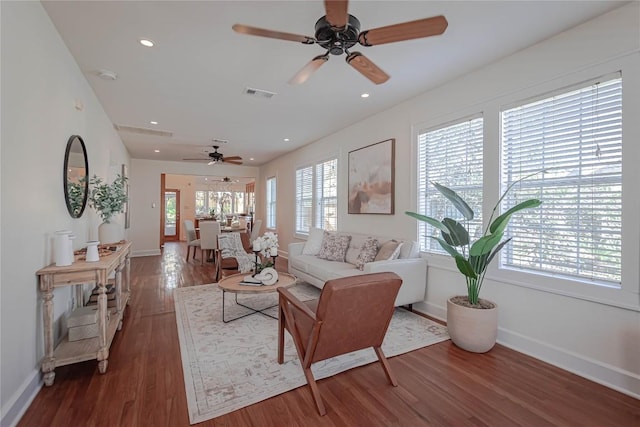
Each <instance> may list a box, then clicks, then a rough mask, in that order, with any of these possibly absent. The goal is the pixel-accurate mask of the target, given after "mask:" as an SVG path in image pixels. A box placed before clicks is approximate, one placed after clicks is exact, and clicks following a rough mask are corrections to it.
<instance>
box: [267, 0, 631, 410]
mask: <svg viewBox="0 0 640 427" xmlns="http://www.w3.org/2000/svg"><path fill="white" fill-rule="evenodd" d="M639 9H640V3H638V2H634V3H632V4H629V5H626V6H624V7H622V8H620V9H618V10H615V11H613V12H611V13H609V14H606V15H603V16H601V17H599V18H597V19H594V20H592V21H590V22H587V23H585V24H583V25H581V26H578V27H576V28H574V29H572V30H570V31H567V32H565V33H562V34H560V35H558V36H556V37H553V38H551V39H548V40H546V41H544V42H542V43H540V44H538V45H536V46H533V47H531V48H528V49H525V50H523V51H520V52H518V53H516V54H514V55H511V56H509V57H506V58H503V59H502V60H500V61H498V62H496V63H494V64H491V65H490V66H487V67H484V68H482V69H480V70H477V71H475V72H472V73H470V74H468V75H465V76H463V77H461V78H459V79H456V80H454V81H451V82H449V83H447V84H445V85H443V86H441V87H439V88H437V89H435V90H432V91H430V92H428V93H425V94H422V95H419V96H417V97H416V98H414V99H412V100H409V101H407V102H404V103H402V104H399V105H397V106H395V107H394V108H392V109H390V110H388V111H386V112H383V113H380V114H378V115H375V116H372V117H369V118H367V119H365V120H363V121H361V122H359V123H356V124H354V125H352V126H350V127H348V128H346V129H343V130H341V131H339V132H336V133H335V134H333V135H330V136H328V137H326V138H323V139H321V140H319V141H316V142H314V143H313V144H310V145H308V146H306V147H304V148H302V149H300V150H297V151H296V152H293V153H290V154H288V155H286V156H283V157H281V158H279V159H277V160H275V161H273V162H271V163H269V164H267V165H265V166H263V167H262V168H261V171H260V174H261V177H262V178H261V179H260V180H259V181H258V183H257V187H258V188H264V185H265V183H264V178H265V177H269V176H276V177H277V178H278V181H277V191H278V194H277V200H278V206H277V224H278V233H279V237H280V241H281V245H280V246H281V248H283V249H284V248H286V245H287V244H288V243H289V242H292V241H295V236H294V220H295V218H294V212H295V169H296V168H297V167H299V166H302V165H305V164H308V163H310V162H311V161H315V160H321V159H323V158H325V157H326V156H327V155H330V154H337V155H338V159H339V160H338V161H339V177H340V178H339V191H338V195H339V201H338V204H339V209H338V211H339V214H338V226H339V228H340V229H341V230H345V231H354V232H364V233H367V232H371V233H373V230H375V234H383V235H388V236H399V237H403V238H413V239H415V238H416V237H417V230H416V228H417V225H416V222H415V220H412V219H410V218H409V217H407V216H405V215H404V214H403V212H404V211H406V210H416V196H415V194H416V184H415V182H416V178H415V176H416V169H417V167H416V162H415V160H414V159H415V133H416V131H417V129H418V128H421V127H423V126H435V125H438V124H444V123H447V122H449V121H451V120H455V119H460V118H464V117H466V116H468V115H470V114H474V113H478V112H482V113H483V114H484V117H485V189H486V190H485V200H487V203H486V205H487V206H489V209H490V207H491V206H493V204H494V202H495V200H496V199H497V198H498V194H497V190H496V188H498V182H499V177H498V172H499V123H498V122H499V111H500V107H501V105H505V104H508V103H512V102H516V101H518V100H523V99H527V98H528V97H530V96H533V95H536V94H542V93H546V92H548V91H550V90H552V89H557V88H563V87H566V86H569V85H572V84H576V83H579V82H582V81H585V80H588V79H590V78H595V77H599V76H601V75H604V74H607V73H609V72H614V71H617V70H622V73H623V79H624V83H623V84H624V89H623V90H624V94H623V97H624V117H623V123H624V124H623V126H624V130H623V132H624V134H623V138H624V148H623V150H624V165H623V170H624V177H623V180H624V185H625V194H624V209H625V214H624V215H625V217H624V220H625V236H626V237H625V239H626V240H624V241H623V248H624V249H623V251H624V253H623V257H624V261H625V263H624V266H623V270H624V272H623V286H626V288H627V289H629V288H630V289H632V290H633V289H635V292H627V293H626V294H624V295H623V296H625V297H626V298H627V301H626V302H625V303H620V304H613V303H601V302H595V301H592V300H588V299H579V298H575V297H569V296H563V295H560V294H558V293H550V292H545V291H541V290H540V289H539V288H536V286H534V285H535V283H534V282H535V280H533V279H532V278H531V276H532V275H527V276H525V277H527V278H526V279H525V280H520V281H515V280H510V279H509V280H508V279H506V278H505V276H504V274H503V273H502V272H498V271H496V268H495V266H494V268H493V270H492V271H491V272H490V273H489V274H488V276H487V278H488V279H489V280H487V281H486V282H485V288H484V289H483V295H482V296H483V297H484V298H488V299H492V300H494V301H495V302H497V304H498V305H499V307H500V319H499V328H500V329H499V336H498V340H499V342H500V343H502V344H504V345H506V346H510V347H513V348H515V349H517V350H520V351H522V352H525V353H528V354H531V355H533V356H535V357H538V358H540V359H543V360H546V361H549V362H550V363H553V364H555V365H558V366H560V367H563V368H565V369H568V370H571V371H573V372H576V373H578V374H580V375H583V376H585V377H587V378H591V379H594V380H595V381H598V382H601V383H603V384H606V385H608V386H610V387H613V388H616V389H618V390H621V391H623V392H625V393H628V394H631V395H634V396H636V397H640V311H639V310H640V301H639V299H638V293H637V289H638V280H639V278H638V277H639V275H638V260H639V258H640V256H639V255H638V254H639V249H638V248H639V247H640V231H639V228H638V227H639V226H638V215H639V213H640V201H639V199H640V194H639V193H638V191H637V182H638V181H639V180H640V175H639V172H638V169H639V168H638V167H637V165H638V164H640V144H638V141H640V120H638V118H639V117H640V53H639V51H640V18H639V17H640V10H639ZM425 72H428V70H425ZM388 138H395V139H396V165H395V166H396V169H395V171H396V187H395V197H396V199H395V206H396V208H395V210H396V214H395V215H392V216H384V215H348V214H347V213H346V212H347V182H346V181H347V180H346V176H347V159H348V152H349V151H351V150H354V149H356V148H360V147H363V146H365V145H369V144H372V143H374V142H378V141H382V140H385V139H388ZM263 211H264V200H263V198H259V199H258V213H263ZM485 217H488V213H487V214H485ZM627 232H628V233H627ZM424 256H425V257H426V258H427V259H428V261H429V272H428V285H427V288H428V291H427V296H426V300H425V303H424V304H420V307H419V308H420V309H421V310H424V311H426V312H428V313H429V314H431V315H434V316H436V317H439V318H444V317H445V313H446V311H445V310H446V299H447V298H448V297H450V296H452V295H454V294H464V293H465V287H464V281H463V280H462V278H461V276H460V274H459V273H458V272H457V270H456V269H455V266H454V264H453V263H452V262H451V260H450V259H449V258H448V257H441V256H427V255H426V254H425V255H424ZM498 279H499V280H500V281H498ZM529 279H531V280H529ZM538 280H539V279H538ZM544 280H545V281H546V282H547V285H551V286H553V285H554V284H560V282H561V281H560V280H559V279H554V278H551V277H547V278H545V279H544ZM613 299H616V296H614V297H612V298H611V300H613ZM618 299H620V298H618Z"/></svg>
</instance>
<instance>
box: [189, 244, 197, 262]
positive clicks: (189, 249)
mask: <svg viewBox="0 0 640 427" xmlns="http://www.w3.org/2000/svg"><path fill="white" fill-rule="evenodd" d="M190 252H191V246H187V262H189V253H190ZM193 256H194V257H195V254H194V255H193Z"/></svg>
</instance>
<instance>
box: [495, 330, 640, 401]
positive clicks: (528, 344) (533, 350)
mask: <svg viewBox="0 0 640 427" xmlns="http://www.w3.org/2000/svg"><path fill="white" fill-rule="evenodd" d="M498 343H499V344H501V345H503V346H505V347H509V348H511V349H513V350H516V351H518V352H520V353H524V354H526V355H529V356H531V357H534V358H536V359H539V360H542V361H544V362H547V363H550V364H551V365H554V366H557V367H558V368H561V369H564V370H565V371H569V372H571V373H573V374H576V375H579V376H581V377H583V378H586V379H588V380H591V381H593V382H596V383H598V384H602V385H603V386H605V387H609V388H612V389H614V390H616V391H619V392H620V393H624V394H626V395H629V396H631V397H634V398H636V399H640V375H638V374H635V373H633V372H629V371H625V370H623V369H620V368H618V367H615V366H611V365H609V364H606V363H603V362H601V361H598V360H593V359H590V358H588V357H584V356H582V355H580V354H577V353H574V352H571V351H567V350H565V349H563V348H560V347H556V346H554V345H551V344H548V343H545V342H542V341H539V340H536V339H533V338H529V337H526V336H523V335H521V334H518V333H516V332H513V331H509V330H507V329H503V328H499V329H498Z"/></svg>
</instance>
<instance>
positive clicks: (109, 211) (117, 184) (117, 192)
mask: <svg viewBox="0 0 640 427" xmlns="http://www.w3.org/2000/svg"><path fill="white" fill-rule="evenodd" d="M126 183H127V178H126V177H125V176H122V175H120V174H118V176H117V177H116V179H115V180H114V181H113V182H112V183H111V184H106V183H104V182H103V181H102V179H101V178H99V177H97V176H96V175H94V176H93V178H91V179H90V180H89V184H90V186H91V190H90V191H89V206H91V207H92V208H93V209H95V210H96V211H97V212H98V213H99V214H100V217H101V218H102V221H103V223H102V224H100V227H99V228H98V235H99V239H100V241H101V242H104V243H114V242H119V241H120V240H122V239H123V238H124V228H123V225H122V224H119V223H117V222H115V221H113V220H112V218H113V216H114V215H116V214H119V213H122V212H124V208H125V203H126V202H127V193H126Z"/></svg>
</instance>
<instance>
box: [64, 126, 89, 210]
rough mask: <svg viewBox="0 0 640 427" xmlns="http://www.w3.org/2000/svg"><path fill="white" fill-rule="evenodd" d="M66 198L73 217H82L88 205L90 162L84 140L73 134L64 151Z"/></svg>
mask: <svg viewBox="0 0 640 427" xmlns="http://www.w3.org/2000/svg"><path fill="white" fill-rule="evenodd" d="M63 173H64V175H63V179H64V181H63V185H64V200H65V202H66V203H67V209H68V210H69V214H70V215H71V217H72V218H80V217H81V216H82V213H83V212H84V208H85V207H86V206H87V196H88V193H89V179H88V175H89V162H88V160H87V150H86V148H85V146H84V141H83V140H82V138H81V137H80V136H79V135H71V137H70V138H69V141H67V150H66V151H65V153H64V172H63Z"/></svg>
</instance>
